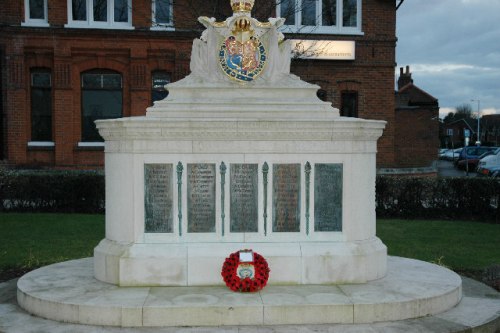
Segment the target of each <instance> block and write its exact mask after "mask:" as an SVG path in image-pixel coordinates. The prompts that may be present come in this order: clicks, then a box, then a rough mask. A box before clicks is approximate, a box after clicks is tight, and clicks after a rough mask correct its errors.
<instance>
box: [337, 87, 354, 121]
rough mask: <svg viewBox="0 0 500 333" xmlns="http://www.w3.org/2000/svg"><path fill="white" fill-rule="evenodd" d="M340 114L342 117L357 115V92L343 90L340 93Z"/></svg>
mask: <svg viewBox="0 0 500 333" xmlns="http://www.w3.org/2000/svg"><path fill="white" fill-rule="evenodd" d="M341 105H342V106H341V110H340V115H341V116H343V117H358V93H357V92H343V93H342V94H341Z"/></svg>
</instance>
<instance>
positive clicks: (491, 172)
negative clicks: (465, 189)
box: [477, 165, 500, 178]
mask: <svg viewBox="0 0 500 333" xmlns="http://www.w3.org/2000/svg"><path fill="white" fill-rule="evenodd" d="M477 174H478V176H482V177H495V178H496V177H500V165H493V166H491V167H490V168H489V169H486V168H482V169H480V170H479V169H478V171H477Z"/></svg>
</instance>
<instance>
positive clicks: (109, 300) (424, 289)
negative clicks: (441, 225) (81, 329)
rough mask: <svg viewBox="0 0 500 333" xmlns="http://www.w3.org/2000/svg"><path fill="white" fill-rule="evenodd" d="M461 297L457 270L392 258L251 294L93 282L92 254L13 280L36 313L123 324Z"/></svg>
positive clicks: (292, 314)
mask: <svg viewBox="0 0 500 333" xmlns="http://www.w3.org/2000/svg"><path fill="white" fill-rule="evenodd" d="M461 297H462V280H461V279H460V277H459V276H458V275H456V274H455V273H453V272H451V271H449V270H448V269H445V268H443V267H440V266H436V265H433V264H429V263H425V262H421V261H417V260H412V259H405V258H398V257H391V258H389V270H388V274H387V276H386V277H384V278H382V279H379V280H376V281H372V282H369V283H365V284H339V285H329V286H318V285H306V286H268V287H266V288H265V289H263V290H262V291H260V292H258V293H251V294H240V293H233V292H231V291H230V290H229V289H227V288H225V287H142V288H130V287H127V288H121V287H117V286H113V285H109V284H107V283H102V282H99V281H97V280H95V279H94V278H93V276H92V259H91V258H87V259H81V260H74V261H69V262H64V263H59V264H55V265H51V266H47V267H43V268H41V269H38V270H36V271H33V272H31V273H28V274H26V275H25V276H23V277H22V278H21V279H20V280H19V281H18V303H19V305H20V306H21V307H22V308H23V309H25V310H27V311H28V312H30V313H32V314H34V315H37V316H41V317H44V318H48V319H52V320H58V321H65V322H70V323H80V324H89V325H108V326H122V327H141V326H144V327H145V326H149V327H160V326H223V325H295V324H334V323H343V324H360V323H374V322H383V321H389V320H403V319H408V318H418V317H423V316H428V315H435V314H438V313H441V312H444V311H447V310H448V309H451V308H452V307H454V306H455V305H456V304H458V303H459V302H460V299H461ZM493 302H494V304H493V306H497V307H498V300H494V301H493ZM495 302H496V303H495ZM359 311H361V312H359ZM471 319H472V318H469V320H471ZM462 321H464V322H465V321H466V320H465V319H463V320H462Z"/></svg>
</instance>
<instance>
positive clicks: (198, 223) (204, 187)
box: [187, 163, 216, 233]
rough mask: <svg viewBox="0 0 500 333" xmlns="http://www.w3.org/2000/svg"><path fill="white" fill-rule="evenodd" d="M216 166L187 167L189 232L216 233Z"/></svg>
mask: <svg viewBox="0 0 500 333" xmlns="http://www.w3.org/2000/svg"><path fill="white" fill-rule="evenodd" d="M215 175H216V174H215V164H207V163H197V164H188V165H187V219H188V228H187V229H188V230H187V231H188V232H193V233H195V232H215Z"/></svg>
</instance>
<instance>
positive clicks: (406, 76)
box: [398, 66, 413, 90]
mask: <svg viewBox="0 0 500 333" xmlns="http://www.w3.org/2000/svg"><path fill="white" fill-rule="evenodd" d="M408 83H413V79H412V78H411V73H410V66H406V72H403V67H400V68H399V79H398V90H399V89H401V88H403V87H404V86H406V85H407V84H408Z"/></svg>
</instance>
